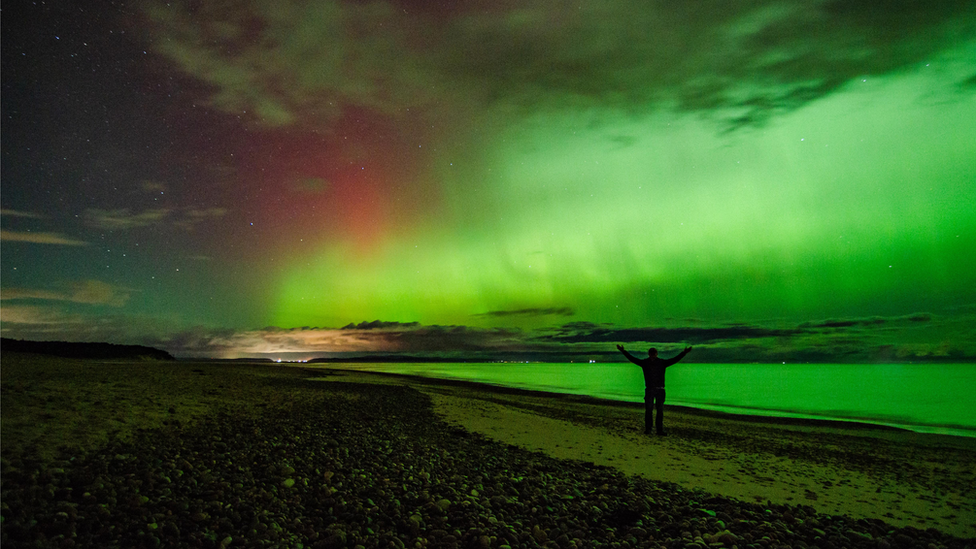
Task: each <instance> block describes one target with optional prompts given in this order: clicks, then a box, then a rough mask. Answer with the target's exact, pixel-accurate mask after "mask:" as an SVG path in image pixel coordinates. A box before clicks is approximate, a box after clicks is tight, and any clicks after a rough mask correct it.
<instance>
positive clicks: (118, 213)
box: [85, 208, 170, 231]
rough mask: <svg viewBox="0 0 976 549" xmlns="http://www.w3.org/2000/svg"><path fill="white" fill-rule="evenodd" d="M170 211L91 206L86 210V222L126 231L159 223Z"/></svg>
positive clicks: (102, 227) (112, 229)
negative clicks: (102, 208) (132, 211)
mask: <svg viewBox="0 0 976 549" xmlns="http://www.w3.org/2000/svg"><path fill="white" fill-rule="evenodd" d="M169 213H170V210H168V209H165V208H159V209H155V210H146V211H144V212H140V213H131V212H130V211H129V209H128V208H121V209H117V210H99V209H95V208H91V209H89V210H88V211H86V212H85V222H86V223H88V225H90V226H92V227H95V228H96V229H104V230H107V231H124V230H129V229H135V228H139V227H149V226H153V225H158V224H160V223H161V222H162V221H163V220H164V219H165V218H166V216H168V215H169Z"/></svg>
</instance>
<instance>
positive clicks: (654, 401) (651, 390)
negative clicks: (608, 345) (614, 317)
mask: <svg viewBox="0 0 976 549" xmlns="http://www.w3.org/2000/svg"><path fill="white" fill-rule="evenodd" d="M617 349H618V350H620V352H621V353H623V354H624V356H625V357H627V360H630V361H631V362H633V363H634V364H636V365H638V366H640V367H641V370H643V371H644V434H645V435H649V434H651V424H652V421H651V419H652V417H653V415H654V413H653V411H652V410H653V408H655V407H656V408H657V434H659V435H661V436H664V435H665V434H667V433H665V432H664V370H665V368H667V367H668V366H671V365H672V364H675V363H677V362H678V361H679V360H681V359H682V358H684V357H685V355H687V354H688V353H689V352H690V351H691V347H685V350H684V351H681V352H680V353H678V356H675V357H674V358H669V359H666V360H665V359H662V358H658V356H657V349H655V348H654V347H651V348H650V349H648V350H647V358H637V357H635V356H634V355H632V354H630V353H628V352H627V350H626V349H624V347H623V345H617Z"/></svg>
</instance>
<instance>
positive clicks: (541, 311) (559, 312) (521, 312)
mask: <svg viewBox="0 0 976 549" xmlns="http://www.w3.org/2000/svg"><path fill="white" fill-rule="evenodd" d="M575 314H576V311H575V310H573V309H572V308H571V307H535V308H529V309H516V310H512V311H488V312H487V313H481V314H476V315H473V316H475V317H494V318H504V317H512V316H573V315H575Z"/></svg>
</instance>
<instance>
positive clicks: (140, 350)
mask: <svg viewBox="0 0 976 549" xmlns="http://www.w3.org/2000/svg"><path fill="white" fill-rule="evenodd" d="M0 351H3V352H15V353H18V352H19V353H34V354H39V355H51V356H60V357H64V358H99V359H146V358H148V359H152V360H176V359H175V358H173V355H171V354H169V353H167V352H166V351H161V350H159V349H155V348H153V347H145V346H143V345H115V344H113V343H74V342H68V341H22V340H19V339H7V338H0Z"/></svg>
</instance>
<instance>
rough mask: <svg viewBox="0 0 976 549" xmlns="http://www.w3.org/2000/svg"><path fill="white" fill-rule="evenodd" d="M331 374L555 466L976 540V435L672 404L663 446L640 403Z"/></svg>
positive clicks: (382, 376) (415, 378) (333, 378)
mask: <svg viewBox="0 0 976 549" xmlns="http://www.w3.org/2000/svg"><path fill="white" fill-rule="evenodd" d="M321 371H322V370H319V369H312V370H310V373H315V372H321ZM330 374H331V375H330V376H328V377H326V378H320V379H328V380H330V381H338V380H341V379H343V378H345V379H346V380H348V381H355V382H360V383H363V382H365V383H370V382H372V383H381V384H401V383H404V382H405V383H406V385H407V386H410V387H414V388H417V389H418V390H421V391H422V392H424V393H425V394H427V395H428V396H430V397H431V398H432V399H433V402H434V408H435V412H436V413H437V414H438V416H440V417H442V418H443V419H444V420H445V421H447V422H448V423H450V424H452V425H457V426H459V427H461V428H464V429H466V430H468V431H471V432H476V433H479V434H481V435H484V436H487V437H488V438H491V439H493V440H496V441H498V442H501V443H505V444H513V445H516V446H519V447H522V448H526V449H529V450H533V451H539V452H543V453H545V454H546V455H549V456H552V457H555V458H559V459H570V460H579V461H583V462H588V463H592V464H595V465H600V466H607V467H613V468H615V469H617V470H619V471H620V472H622V473H624V474H627V475H631V476H639V477H642V478H648V479H650V480H655V481H663V482H674V483H677V484H679V485H682V486H686V487H689V488H693V489H701V490H705V491H707V492H710V493H714V494H718V495H721V496H726V497H733V498H736V499H739V500H742V501H754V502H760V503H762V502H769V503H773V504H792V505H796V504H803V505H812V506H814V507H815V508H817V509H818V510H819V511H820V512H825V513H831V514H837V515H848V516H852V517H855V518H870V519H875V520H884V521H886V522H889V523H891V524H893V525H898V526H916V527H919V528H923V527H924V528H928V527H933V526H934V527H936V528H939V529H941V530H944V531H948V532H951V533H954V534H955V535H958V536H964V537H974V536H976V490H974V489H971V488H961V487H960V486H959V485H960V484H961V485H963V486H976V472H974V471H973V470H972V467H971V464H972V463H973V462H976V439H972V438H968V437H958V436H952V435H941V434H928V433H917V432H914V431H909V430H902V429H897V428H888V427H880V428H879V427H878V426H875V425H873V424H860V423H839V422H833V421H825V420H808V419H800V418H773V419H775V421H767V420H768V419H769V418H768V417H766V416H741V415H737V414H726V413H722V412H714V411H709V410H699V409H695V408H679V407H670V406H668V405H665V409H666V412H665V428H666V429H667V430H668V431H669V433H670V436H668V437H664V438H659V437H656V436H646V435H643V434H642V426H643V406H642V405H640V404H635V403H626V402H619V401H604V400H601V399H596V398H593V397H589V396H579V395H566V394H562V393H547V392H544V391H533V390H528V391H526V390H520V389H515V388H510V387H498V386H494V385H488V384H479V383H476V382H469V381H462V380H447V382H444V381H445V380H440V379H436V380H430V379H429V378H423V377H420V376H403V375H400V374H385V373H372V372H359V371H350V370H342V369H332V370H330ZM312 379H316V378H312ZM960 490H961V491H960Z"/></svg>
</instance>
